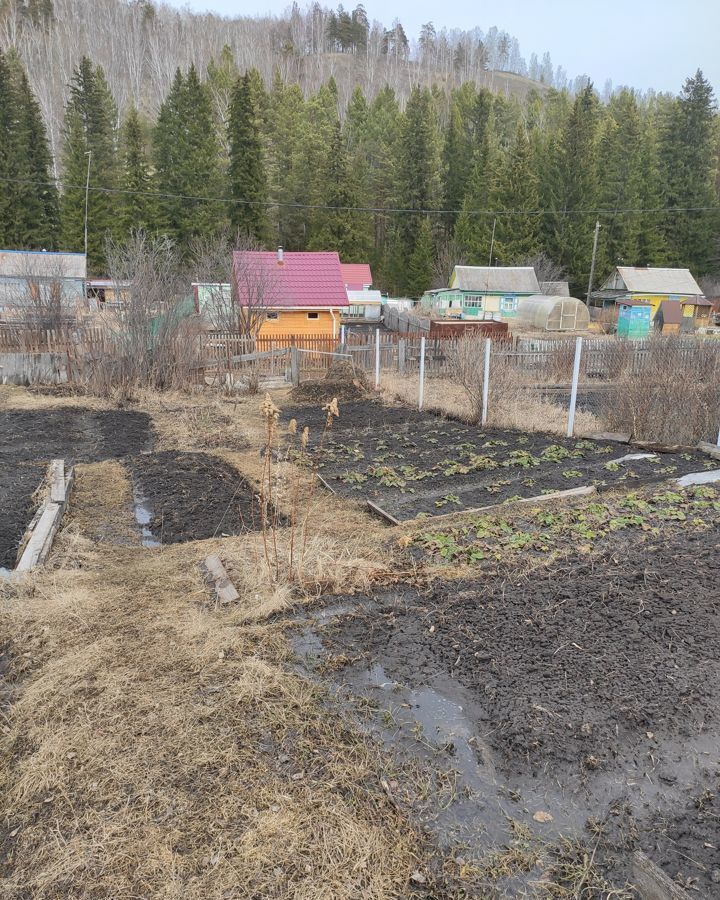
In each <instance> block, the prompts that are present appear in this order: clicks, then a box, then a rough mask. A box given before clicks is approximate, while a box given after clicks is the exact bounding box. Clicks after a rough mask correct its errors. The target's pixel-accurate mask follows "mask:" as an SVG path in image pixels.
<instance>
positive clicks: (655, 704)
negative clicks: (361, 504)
mask: <svg viewBox="0 0 720 900" xmlns="http://www.w3.org/2000/svg"><path fill="white" fill-rule="evenodd" d="M625 499H626V500H628V501H629V503H626V505H623V500H622V499H621V498H616V499H615V500H614V501H613V503H615V504H617V506H614V505H613V504H612V503H611V504H608V505H606V507H605V509H604V510H600V509H598V508H595V507H598V506H600V504H586V505H584V506H583V505H582V504H579V505H578V506H577V507H576V509H575V511H574V512H573V514H572V515H570V513H569V511H557V510H549V511H547V512H546V513H545V515H546V516H554V517H555V519H553V521H550V520H547V521H544V522H543V521H539V520H538V519H537V517H536V516H535V515H534V514H533V515H528V517H527V518H526V519H524V520H523V519H522V517H520V519H512V520H509V519H507V518H504V517H503V518H499V517H498V518H496V519H495V522H494V524H493V521H492V520H493V516H488V517H486V521H485V529H486V532H487V534H486V535H484V536H483V538H482V539H480V541H481V543H482V554H483V555H482V556H480V557H478V560H477V564H478V566H479V567H482V568H481V569H480V572H481V573H482V574H480V572H478V576H474V575H472V574H471V573H469V572H467V570H466V575H465V576H464V577H463V579H462V580H451V581H446V580H440V581H435V582H433V583H432V585H431V587H429V588H428V589H424V590H423V589H420V588H418V587H415V586H411V585H400V586H398V587H396V588H394V589H393V590H391V591H384V592H377V593H375V594H373V595H370V596H366V597H362V598H359V599H358V598H355V599H349V598H341V602H344V603H348V602H349V603H350V604H352V606H351V610H350V611H349V612H348V611H347V609H344V608H343V607H342V606H340V607H336V609H338V610H339V612H338V613H337V614H336V615H333V616H327V617H324V618H322V617H318V618H317V619H316V620H315V622H314V623H313V627H312V628H311V629H309V630H308V629H306V631H305V633H304V636H303V641H304V644H305V646H306V647H310V648H311V649H310V651H309V652H308V651H307V650H306V651H305V652H304V654H303V655H304V656H305V657H306V659H307V660H308V664H310V665H312V666H313V667H314V668H315V670H316V671H318V672H320V673H322V675H323V677H325V678H331V679H332V680H333V682H334V683H335V685H336V687H337V688H339V689H340V690H341V692H343V693H345V695H346V696H348V697H355V698H360V699H361V700H362V704H363V705H362V706H361V707H360V708H361V709H366V708H367V701H368V700H369V701H370V702H371V707H373V706H374V707H375V708H376V709H377V713H376V714H375V717H374V719H373V722H374V725H373V726H372V730H373V732H374V734H375V735H376V736H377V737H378V738H379V739H380V740H381V741H382V742H383V743H385V744H386V745H390V746H393V747H394V748H395V749H396V751H397V752H398V753H399V754H400V755H401V756H404V755H407V754H409V753H410V754H415V755H419V756H421V757H422V758H423V759H424V760H425V761H426V762H429V763H430V764H431V765H432V766H433V767H435V769H436V771H438V772H439V773H443V772H444V773H445V774H444V775H440V774H439V775H438V783H447V781H448V780H449V779H452V784H453V789H452V792H451V796H449V797H448V798H447V805H444V804H443V803H441V802H439V795H438V794H437V793H434V794H433V808H429V809H426V810H425V815H426V818H427V821H428V824H429V826H430V827H433V828H434V829H435V830H436V831H438V833H439V834H440V837H441V838H444V839H445V840H446V841H447V842H448V843H451V844H453V845H455V844H458V843H460V844H464V847H465V850H464V851H463V852H462V856H463V857H465V858H466V859H471V860H478V861H479V862H481V861H482V860H486V859H487V854H488V853H490V852H491V851H492V850H493V848H495V847H497V846H498V844H499V843H503V841H508V840H509V839H510V833H511V831H512V829H513V828H514V829H515V830H517V826H516V825H513V824H512V823H519V826H520V827H521V828H524V829H526V830H527V831H528V833H529V834H532V835H534V836H535V837H536V838H537V839H540V840H543V841H547V840H558V841H559V840H561V839H563V840H576V839H577V840H584V841H586V842H589V843H590V844H592V845H594V846H595V848H596V850H597V861H599V862H600V861H601V862H602V864H603V865H605V866H606V868H607V871H608V873H610V875H611V876H612V879H611V880H612V881H613V883H615V884H618V885H621V884H622V883H623V881H624V879H625V877H627V875H628V869H627V867H626V863H627V861H628V859H629V853H630V852H631V851H632V850H634V849H638V848H641V849H643V850H644V851H645V852H646V853H647V854H648V855H649V856H650V857H651V858H652V859H654V861H655V862H656V863H657V864H659V865H660V866H661V867H662V868H663V869H664V870H665V871H666V872H667V873H668V874H669V875H670V876H671V877H672V878H676V879H678V880H679V881H680V882H681V883H683V884H686V885H688V886H695V887H696V888H697V889H698V890H699V891H700V895H701V896H713V895H714V894H713V891H714V890H716V880H717V879H718V877H720V849H719V848H720V826H719V825H718V819H717V817H716V816H714V815H713V809H714V806H713V804H714V803H715V791H716V789H717V771H718V766H720V750H719V749H718V748H719V747H720V719H719V714H720V700H718V696H719V693H718V692H719V689H720V654H719V653H718V650H717V647H718V641H719V639H720V595H719V594H718V591H717V571H718V558H719V557H718V554H719V553H720V538H719V535H718V526H719V525H720V491H718V489H717V488H715V487H709V486H704V487H701V488H690V489H688V490H686V491H680V490H678V491H665V492H661V491H657V492H655V493H654V494H649V493H648V494H647V495H633V496H631V497H629V498H625ZM622 519H626V520H629V521H619V520H622ZM578 526H580V527H581V528H582V533H578V530H577V528H578ZM474 527H475V529H476V531H475V533H474V536H473V540H475V541H476V546H478V547H479V546H480V543H477V528H478V525H477V524H476V525H475V526H474ZM546 534H547V537H546ZM528 535H529V536H530V537H528ZM513 538H515V540H513ZM528 541H529V543H530V544H532V543H533V542H535V544H536V546H535V552H536V558H535V559H534V561H533V560H530V561H529V563H528V559H527V553H528V546H529V544H528ZM538 542H540V545H538ZM548 542H551V543H552V546H546V544H547V543H548ZM418 546H419V547H421V548H422V549H423V551H424V552H426V551H427V552H433V553H434V552H437V547H438V546H440V545H439V544H438V545H436V548H435V549H434V550H431V551H428V548H427V547H426V546H424V545H423V544H422V542H421V543H420V544H418ZM410 552H413V551H412V548H411V550H410ZM537 556H541V557H542V558H541V559H538V558H537ZM488 561H492V562H493V565H494V571H493V570H492V568H493V567H491V566H490V562H488ZM516 562H519V563H521V564H520V565H516ZM337 599H338V598H335V600H334V601H333V602H334V603H337ZM453 773H454V774H453ZM688 798H691V802H689V800H688ZM503 832H505V833H504V837H503ZM603 896H605V895H603Z"/></svg>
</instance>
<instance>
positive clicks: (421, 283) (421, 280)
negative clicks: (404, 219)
mask: <svg viewBox="0 0 720 900" xmlns="http://www.w3.org/2000/svg"><path fill="white" fill-rule="evenodd" d="M433 261H434V253H433V239H432V231H431V229H430V220H429V219H428V218H427V216H424V217H423V219H422V221H421V223H420V228H419V229H418V233H417V237H416V239H415V246H414V247H413V250H412V253H411V254H410V261H409V263H408V267H407V278H406V291H407V295H408V296H409V297H416V298H417V297H422V295H423V294H424V293H425V291H426V290H428V288H429V287H430V285H431V283H432V276H433Z"/></svg>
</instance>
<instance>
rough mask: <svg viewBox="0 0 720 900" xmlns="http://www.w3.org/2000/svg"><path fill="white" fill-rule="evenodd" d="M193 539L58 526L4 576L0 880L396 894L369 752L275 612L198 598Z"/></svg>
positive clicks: (185, 894) (117, 891)
mask: <svg viewBox="0 0 720 900" xmlns="http://www.w3.org/2000/svg"><path fill="white" fill-rule="evenodd" d="M205 549H206V547H205V544H204V543H203V545H202V551H201V547H200V546H199V545H197V546H196V545H184V546H182V547H173V548H167V549H162V550H160V551H147V550H143V549H140V548H129V547H128V548H121V547H109V546H103V547H99V548H98V547H97V546H95V545H93V544H92V543H91V542H90V541H89V540H88V539H87V538H83V537H82V536H80V535H79V534H78V533H77V532H73V530H72V529H71V530H70V531H67V532H64V533H63V534H62V535H61V537H60V541H59V546H58V550H57V553H56V554H55V557H54V566H55V567H54V568H52V569H47V570H45V571H41V572H39V573H37V574H35V575H33V576H31V577H29V578H27V579H25V580H24V581H23V582H20V583H17V584H14V585H6V586H5V587H4V588H3V589H2V591H3V595H2V599H1V601H0V608H1V609H2V614H3V621H4V629H5V630H6V632H7V634H6V639H8V640H9V642H10V645H11V648H12V649H11V653H10V657H9V669H8V673H7V674H8V678H9V681H10V683H11V685H12V686H13V688H14V689H15V691H16V696H15V698H14V699H15V702H14V704H13V707H12V715H11V717H10V720H9V725H8V726H7V728H6V730H5V734H4V735H3V739H2V753H3V757H4V765H3V767H2V775H1V776H0V781H1V784H2V796H3V797H4V802H3V807H4V809H3V822H4V823H6V828H5V829H4V832H5V833H4V844H5V849H6V853H7V854H8V855H7V857H6V858H7V860H8V861H9V862H10V865H7V866H6V868H5V872H4V875H3V880H2V882H0V884H1V885H2V888H1V890H2V894H3V896H6V897H8V898H11V897H18V898H19V897H22V896H28V894H30V895H32V896H33V897H43V898H46V897H47V898H50V897H52V898H60V897H63V898H66V897H81V896H83V897H86V896H88V897H89V896H105V897H113V898H130V897H133V898H134V897H139V896H143V897H145V896H163V897H177V898H201V897H202V898H206V897H238V898H240V897H248V898H249V897H298V898H300V897H303V898H315V897H327V898H331V897H332V898H344V897H346V898H351V897H353V898H354V897H358V896H367V897H394V896H400V895H402V894H403V892H404V890H405V887H406V885H407V879H408V877H409V874H410V872H412V871H413V868H414V867H415V866H416V862H415V860H414V858H413V853H412V849H411V848H412V846H413V844H414V843H415V842H416V840H417V839H416V837H415V836H414V835H413V834H412V832H411V830H410V829H409V828H408V827H407V826H406V825H405V824H404V823H403V822H402V821H400V819H399V818H398V815H397V813H396V811H395V809H394V808H393V807H392V806H391V805H390V803H389V801H388V800H387V798H386V797H385V795H384V794H383V792H382V788H381V786H380V778H381V776H382V774H383V772H384V771H385V765H386V761H385V760H383V759H382V757H381V756H380V755H379V754H378V753H377V752H376V751H374V750H371V749H369V748H368V747H367V746H366V745H365V743H364V742H363V741H362V739H360V737H359V736H358V735H357V734H356V733H355V732H354V731H353V730H352V729H351V728H349V727H348V725H347V723H346V722H344V721H343V717H342V715H341V714H340V712H339V711H338V709H337V708H335V707H334V706H333V705H332V703H330V701H329V700H328V698H327V697H326V695H325V694H324V692H323V691H322V690H321V689H320V688H319V687H317V686H316V685H314V684H313V683H311V682H310V681H308V680H307V679H306V678H303V677H301V676H299V675H295V674H293V673H292V672H291V671H290V670H289V669H288V668H287V663H288V662H289V660H290V649H289V647H288V644H287V643H286V639H285V638H284V636H283V635H282V632H281V629H280V628H279V627H276V626H268V625H248V624H244V625H243V626H242V627H240V625H239V622H240V620H241V619H242V614H241V613H238V612H236V613H235V614H230V615H227V614H224V613H216V612H214V611H212V609H209V608H208V606H207V603H205V601H206V599H207V598H206V592H205V588H204V586H203V585H202V582H201V579H200V576H199V574H198V573H197V571H196V569H195V567H194V563H195V562H196V560H197V559H198V558H199V557H200V556H201V553H202V552H204V551H205ZM246 602H247V601H246Z"/></svg>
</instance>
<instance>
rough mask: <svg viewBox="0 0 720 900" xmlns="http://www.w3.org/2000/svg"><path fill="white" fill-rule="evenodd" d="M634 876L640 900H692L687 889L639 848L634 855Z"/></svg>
mask: <svg viewBox="0 0 720 900" xmlns="http://www.w3.org/2000/svg"><path fill="white" fill-rule="evenodd" d="M632 878H633V883H634V887H635V890H636V891H637V892H638V896H639V897H640V900H690V895H689V894H688V893H687V891H684V890H683V889H682V888H681V887H680V885H679V884H676V883H675V882H674V881H673V880H672V879H671V878H668V876H667V875H666V874H665V873H664V872H663V871H662V869H660V868H658V866H656V865H655V863H654V862H653V861H652V860H650V859H648V857H647V856H645V854H644V853H641V852H640V851H639V850H636V851H635V853H633V855H632Z"/></svg>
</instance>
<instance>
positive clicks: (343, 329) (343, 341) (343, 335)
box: [340, 325, 345, 347]
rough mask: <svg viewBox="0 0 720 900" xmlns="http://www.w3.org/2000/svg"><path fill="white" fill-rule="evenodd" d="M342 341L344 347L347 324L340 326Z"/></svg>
mask: <svg viewBox="0 0 720 900" xmlns="http://www.w3.org/2000/svg"><path fill="white" fill-rule="evenodd" d="M340 343H341V344H342V346H343V347H344V346H345V326H344V325H341V326H340Z"/></svg>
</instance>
